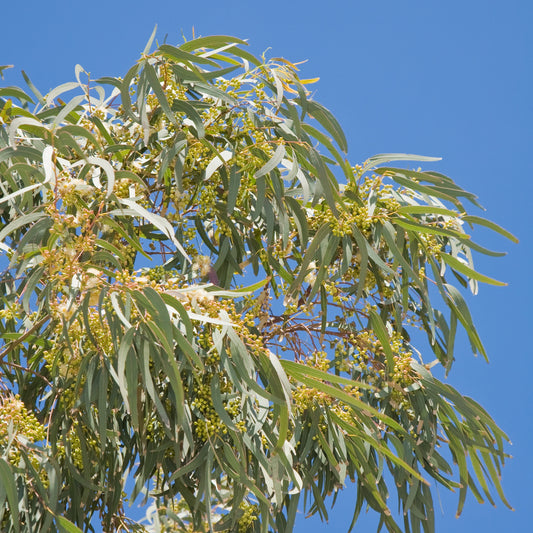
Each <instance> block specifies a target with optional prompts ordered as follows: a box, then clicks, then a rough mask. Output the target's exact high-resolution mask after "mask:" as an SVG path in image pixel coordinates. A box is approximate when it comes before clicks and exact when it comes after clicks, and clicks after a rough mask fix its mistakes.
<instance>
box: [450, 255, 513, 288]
mask: <svg viewBox="0 0 533 533" xmlns="http://www.w3.org/2000/svg"><path fill="white" fill-rule="evenodd" d="M440 257H441V258H442V260H443V261H444V262H445V263H446V264H448V265H449V266H451V267H452V268H453V269H454V270H457V272H461V274H464V275H465V276H468V277H469V278H470V279H475V280H477V281H482V282H483V283H489V284H490V285H499V286H505V285H507V283H504V282H502V281H497V280H495V279H492V278H489V277H488V276H484V275H483V274H480V273H479V272H476V271H475V270H473V269H472V268H470V267H468V266H467V265H465V264H464V263H463V262H462V261H459V259H457V258H456V257H453V256H451V255H449V254H445V253H441V254H440Z"/></svg>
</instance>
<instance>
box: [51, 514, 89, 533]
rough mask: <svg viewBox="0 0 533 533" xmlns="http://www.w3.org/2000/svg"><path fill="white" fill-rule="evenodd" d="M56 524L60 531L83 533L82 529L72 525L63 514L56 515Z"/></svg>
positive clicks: (62, 532) (64, 532) (63, 532)
mask: <svg viewBox="0 0 533 533" xmlns="http://www.w3.org/2000/svg"><path fill="white" fill-rule="evenodd" d="M56 521H57V525H58V527H59V531H60V532H61V533H83V532H82V530H81V529H80V528H79V527H77V526H76V525H74V524H73V523H72V522H71V521H70V520H67V519H66V518H65V517H64V516H56Z"/></svg>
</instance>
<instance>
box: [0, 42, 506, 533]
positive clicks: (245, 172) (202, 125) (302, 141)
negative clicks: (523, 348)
mask: <svg viewBox="0 0 533 533" xmlns="http://www.w3.org/2000/svg"><path fill="white" fill-rule="evenodd" d="M245 44H246V43H244V42H243V41H240V40H239V39H236V38H230V37H224V36H218V37H206V38H199V39H196V40H193V41H189V42H185V43H184V44H182V45H181V46H171V45H169V44H163V45H161V46H159V48H157V50H156V51H155V52H150V46H151V43H150V44H149V45H148V46H147V48H146V50H145V51H144V53H143V54H142V56H141V58H140V60H139V61H138V62H137V63H136V64H135V65H134V66H133V67H132V68H131V69H130V70H129V71H128V72H127V74H126V75H125V77H124V78H110V77H109V78H102V79H100V80H97V81H96V82H93V81H92V80H91V79H90V76H89V75H88V74H87V73H86V72H84V70H83V69H82V68H81V67H79V66H78V67H77V68H76V81H74V82H71V83H67V84H64V85H61V86H59V87H57V88H55V89H53V90H51V91H50V92H49V93H48V94H47V95H41V93H40V92H39V91H38V90H37V89H36V88H35V87H34V86H33V84H32V83H31V82H30V80H29V79H27V82H28V86H29V92H25V91H24V90H22V89H20V88H18V87H4V88H1V89H0V188H1V197H0V247H1V253H2V259H1V261H2V263H1V265H0V266H1V268H2V273H1V277H0V302H1V308H0V319H1V320H0V334H1V338H2V343H1V345H0V413H1V415H2V416H1V418H0V480H1V483H0V504H1V506H0V524H1V529H2V531H32V532H36V531H48V530H50V529H53V528H59V529H62V530H65V531H78V529H77V528H79V529H81V530H83V531H90V530H94V529H93V528H95V527H96V528H97V529H98V527H101V528H103V530H104V531H134V530H139V531H141V530H142V531H202V530H206V529H207V530H217V531H238V532H239V533H244V532H247V531H257V532H259V531H261V532H265V533H266V532H267V531H271V530H272V531H279V532H284V533H285V532H289V531H291V530H292V527H293V524H294V520H295V516H296V512H297V509H298V506H299V505H300V504H301V503H302V500H304V501H305V505H306V510H307V511H308V512H309V513H311V514H312V513H319V514H320V515H321V516H322V517H327V508H326V505H327V497H328V496H329V495H331V494H336V492H337V491H338V490H339V489H341V488H342V487H343V486H344V485H345V484H346V483H347V482H349V480H351V481H353V482H354V483H355V484H356V486H357V499H356V501H355V502H354V523H355V521H356V520H357V517H358V515H359V513H360V512H361V510H362V509H365V508H366V507H367V506H369V507H370V508H372V509H374V510H375V511H376V512H377V513H379V515H380V517H381V522H382V523H383V524H384V525H385V526H386V527H387V528H388V530H389V531H401V530H402V529H403V530H405V531H420V530H422V529H423V530H424V531H433V527H434V526H433V514H434V510H433V499H432V494H431V491H430V488H429V481H430V480H431V481H433V480H435V481H436V482H437V483H438V484H440V485H442V486H444V487H447V488H450V489H459V509H458V512H460V511H461V508H462V506H463V504H464V501H465V497H466V493H467V491H468V490H469V489H470V490H471V491H472V492H473V494H474V495H475V496H476V498H477V499H478V500H479V501H483V500H484V499H487V500H489V501H491V502H492V501H493V497H492V495H491V489H490V488H489V487H490V484H492V485H493V486H494V487H495V489H496V491H497V493H498V494H499V496H500V497H501V498H502V499H503V501H505V499H504V496H503V493H502V490H501V486H500V481H499V477H500V469H501V466H502V464H503V462H504V458H505V453H504V441H505V440H506V436H505V435H504V433H503V432H502V431H501V430H500V429H499V428H498V427H497V426H496V425H495V423H494V422H493V421H492V419H491V418H490V417H489V415H488V414H487V413H486V412H485V411H484V410H483V409H482V408H481V407H480V406H479V405H478V404H477V403H476V402H474V401H473V400H471V399H469V398H466V397H463V396H462V395H461V394H460V393H458V392H457V391H456V390H454V389H453V388H452V387H450V386H449V385H447V384H444V383H442V382H441V381H439V380H438V379H437V378H436V377H434V376H433V375H432V373H431V369H432V368H435V367H436V366H441V367H444V368H445V370H446V372H448V371H449V370H450V369H451V367H452V363H453V360H454V355H453V352H454V350H453V347H454V339H455V336H456V331H457V328H458V327H459V326H462V327H463V328H464V330H465V331H466V333H467V335H468V338H469V339H470V342H471V345H472V348H473V350H474V351H476V352H479V353H482V354H483V355H485V350H484V348H483V345H482V344H481V341H480V339H479V336H478V334H477V332H476V329H475V327H474V325H473V322H472V318H471V316H470V313H469V311H468V307H467V304H466V302H465V299H464V297H463V295H462V293H461V291H460V290H459V289H458V288H457V286H456V285H457V284H458V285H459V287H462V288H469V289H470V290H471V291H472V292H476V290H477V283H478V282H488V283H494V284H499V282H497V281H495V280H492V279H491V278H488V277H487V276H484V275H482V274H479V273H478V272H476V270H475V269H474V265H473V259H472V251H476V252H482V253H486V254H489V255H500V254H498V253H496V252H492V251H490V250H486V249H484V248H483V247H481V246H480V245H478V244H476V243H475V242H473V241H472V239H471V238H470V235H469V234H468V232H467V230H468V229H469V228H471V227H473V226H474V225H476V224H477V225H483V226H488V227H489V228H491V229H493V230H496V231H498V232H499V233H501V234H503V235H504V236H507V237H509V238H512V239H514V238H513V237H512V236H511V235H509V234H508V233H507V232H506V231H505V230H503V229H501V228H499V227H498V226H496V225H495V224H493V223H492V222H489V221H488V220H486V219H483V218H479V217H477V216H474V215H469V214H467V212H466V208H465V207H464V205H463V202H465V201H470V202H473V203H474V204H475V197H474V196H473V195H472V194H470V193H468V192H466V191H464V190H463V189H461V188H460V187H459V186H458V185H456V184H455V183H454V182H453V181H452V180H451V179H449V178H447V177H446V176H443V175H441V174H439V173H437V172H433V171H422V170H405V169H399V168H393V167H388V166H382V165H387V164H389V163H390V161H395V160H417V161H432V159H431V158H423V157H416V156H405V155H402V154H389V155H380V156H376V157H374V158H372V159H370V160H368V161H366V162H365V163H364V164H363V165H361V166H359V165H356V166H354V165H352V164H351V163H350V162H349V161H348V160H347V159H346V156H345V153H346V151H347V144H346V139H345V136H344V134H343V132H342V129H341V128H340V126H339V124H338V122H337V121H336V119H335V118H334V117H333V116H332V115H331V113H330V112H329V111H328V110H327V109H326V108H324V107H323V106H322V105H320V104H319V103H317V102H316V101H314V100H313V99H312V98H311V97H310V92H309V89H308V86H309V84H310V83H312V82H313V81H315V80H301V79H299V77H298V69H297V67H296V66H295V65H293V64H291V63H290V62H288V61H285V60H282V59H276V60H270V61H267V60H264V59H263V60H258V59H257V58H255V57H253V56H252V55H250V54H249V53H248V52H247V51H246V50H245V48H244V45H245ZM71 91H73V92H74V96H70V97H67V96H65V94H67V93H69V92H71ZM454 283H455V284H454ZM435 301H437V302H438V307H434V302H435ZM424 336H425V337H426V338H427V341H428V342H427V343H426V342H425V340H424ZM416 343H421V344H417V345H419V350H417V349H416V348H415V344H416ZM426 344H427V347H426ZM420 352H424V354H423V356H422V354H421V353H420ZM426 352H428V353H426ZM431 352H432V355H430V354H431ZM452 463H455V464H456V465H457V467H456V468H454V467H453V466H452ZM140 494H144V495H145V496H146V499H147V501H148V502H149V503H150V506H149V507H148V508H147V516H146V518H145V520H144V521H143V522H142V524H141V523H136V522H134V521H133V520H132V519H131V518H129V517H128V507H127V501H128V500H133V499H135V498H136V497H137V496H138V495H140ZM391 497H392V501H397V504H398V506H399V509H400V511H401V514H402V515H403V517H404V519H403V524H402V525H399V524H398V523H397V521H396V518H395V517H394V516H395V515H394V511H393V510H392V509H391V508H390V505H391V504H390V501H391V500H390V498H391ZM97 523H98V524H101V526H95V524H97Z"/></svg>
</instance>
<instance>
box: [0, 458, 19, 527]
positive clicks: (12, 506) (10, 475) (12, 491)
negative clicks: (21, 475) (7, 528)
mask: <svg viewBox="0 0 533 533" xmlns="http://www.w3.org/2000/svg"><path fill="white" fill-rule="evenodd" d="M0 481H1V482H2V486H3V489H4V491H5V493H4V494H5V495H6V496H7V501H8V504H9V510H10V512H11V514H12V516H13V519H12V524H13V528H14V530H15V531H16V532H18V531H20V519H19V502H18V498H17V487H16V485H15V475H14V472H13V470H12V467H11V465H10V464H9V463H8V462H7V461H5V459H4V458H3V457H0Z"/></svg>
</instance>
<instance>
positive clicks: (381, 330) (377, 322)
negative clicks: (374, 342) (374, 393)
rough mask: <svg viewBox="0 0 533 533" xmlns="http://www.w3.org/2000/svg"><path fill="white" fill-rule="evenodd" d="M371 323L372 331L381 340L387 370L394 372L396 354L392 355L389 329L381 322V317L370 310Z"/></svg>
mask: <svg viewBox="0 0 533 533" xmlns="http://www.w3.org/2000/svg"><path fill="white" fill-rule="evenodd" d="M370 323H371V325H372V330H373V331H374V333H375V334H376V337H377V338H378V339H379V342H380V343H381V346H382V348H383V351H384V352H385V355H386V357H387V368H388V371H389V372H392V371H393V370H394V354H393V353H392V348H391V345H390V339H389V334H388V333H387V328H386V327H385V324H384V323H383V320H381V317H380V316H379V315H378V314H377V313H376V311H374V309H370Z"/></svg>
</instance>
